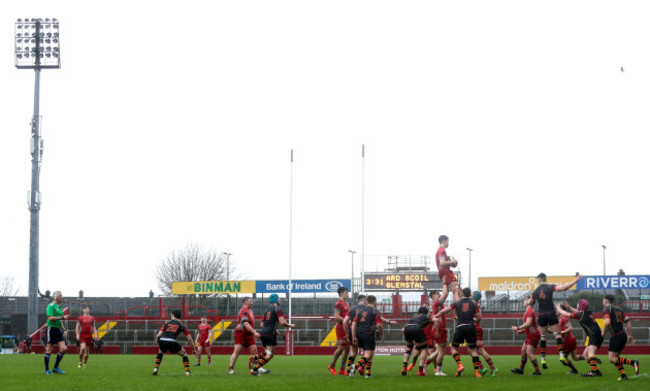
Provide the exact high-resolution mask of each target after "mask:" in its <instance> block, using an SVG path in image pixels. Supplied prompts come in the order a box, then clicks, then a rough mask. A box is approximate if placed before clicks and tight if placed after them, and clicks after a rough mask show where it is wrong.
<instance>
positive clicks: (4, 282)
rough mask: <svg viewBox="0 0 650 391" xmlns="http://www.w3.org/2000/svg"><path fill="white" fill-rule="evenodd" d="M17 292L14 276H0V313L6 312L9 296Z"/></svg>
mask: <svg viewBox="0 0 650 391" xmlns="http://www.w3.org/2000/svg"><path fill="white" fill-rule="evenodd" d="M17 294H18V288H16V287H15V285H14V278H13V277H9V276H2V277H0V314H4V313H8V308H7V304H8V302H9V298H10V297H13V296H16V295H17Z"/></svg>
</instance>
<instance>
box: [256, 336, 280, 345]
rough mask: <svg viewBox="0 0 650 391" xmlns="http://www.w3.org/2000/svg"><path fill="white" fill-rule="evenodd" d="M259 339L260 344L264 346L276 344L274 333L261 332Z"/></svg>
mask: <svg viewBox="0 0 650 391" xmlns="http://www.w3.org/2000/svg"><path fill="white" fill-rule="evenodd" d="M260 341H262V346H264V347H267V346H278V336H277V335H275V334H273V335H271V334H262V337H261V338H260Z"/></svg>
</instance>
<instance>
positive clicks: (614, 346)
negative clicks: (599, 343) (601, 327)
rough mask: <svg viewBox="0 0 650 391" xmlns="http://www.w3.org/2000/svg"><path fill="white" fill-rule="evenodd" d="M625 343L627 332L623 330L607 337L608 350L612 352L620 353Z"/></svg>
mask: <svg viewBox="0 0 650 391" xmlns="http://www.w3.org/2000/svg"><path fill="white" fill-rule="evenodd" d="M626 343H627V334H626V333H625V332H622V333H619V334H616V335H612V336H611V337H609V351H610V352H614V353H620V352H622V351H623V348H625V344H626Z"/></svg>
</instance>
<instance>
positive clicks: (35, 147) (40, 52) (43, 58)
mask: <svg viewBox="0 0 650 391" xmlns="http://www.w3.org/2000/svg"><path fill="white" fill-rule="evenodd" d="M14 45H15V46H14V47H15V57H14V61H15V65H16V68H18V69H33V70H34V75H35V76H34V116H33V117H32V122H31V130H32V140H31V154H32V186H31V191H30V192H29V193H28V194H29V196H28V198H29V200H28V202H29V214H30V224H29V288H28V289H29V291H28V292H27V330H28V332H29V333H33V332H34V331H36V330H37V329H38V291H39V287H38V248H39V247H38V225H39V224H38V222H39V211H40V209H41V200H42V197H41V193H40V186H39V182H40V181H39V177H40V167H41V163H42V158H43V140H41V124H40V114H39V93H40V81H41V69H47V68H53V69H58V68H61V56H60V46H59V21H58V20H56V19H49V18H48V19H40V18H32V19H27V18H26V19H18V20H17V21H16V24H15V27H14Z"/></svg>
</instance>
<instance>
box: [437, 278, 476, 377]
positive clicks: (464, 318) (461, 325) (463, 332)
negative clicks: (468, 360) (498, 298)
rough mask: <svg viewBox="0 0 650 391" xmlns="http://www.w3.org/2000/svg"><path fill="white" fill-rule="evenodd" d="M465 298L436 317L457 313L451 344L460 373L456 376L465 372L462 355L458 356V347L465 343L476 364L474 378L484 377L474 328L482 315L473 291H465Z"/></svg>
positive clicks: (467, 289) (466, 289)
mask: <svg viewBox="0 0 650 391" xmlns="http://www.w3.org/2000/svg"><path fill="white" fill-rule="evenodd" d="M462 292H463V298H462V299H460V300H457V301H455V302H453V303H451V305H449V306H448V307H447V308H445V309H443V310H442V311H440V312H438V313H437V314H435V315H434V317H436V318H437V317H439V316H440V315H442V314H446V313H447V312H451V311H452V310H455V311H456V318H457V320H456V331H455V332H454V339H453V340H452V342H451V354H452V356H453V357H454V360H456V365H458V371H457V372H456V376H460V375H461V373H463V370H465V367H464V366H463V363H462V362H461V361H460V354H458V347H460V345H461V344H462V343H463V342H466V343H467V348H468V350H469V354H470V355H471V356H472V363H473V364H474V376H476V377H482V376H481V374H480V373H479V358H478V351H477V350H476V328H475V327H474V318H476V319H478V320H479V321H480V320H481V314H480V313H479V312H477V308H476V304H475V303H474V301H473V300H472V291H471V290H470V289H469V288H464V289H463V291H462Z"/></svg>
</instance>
